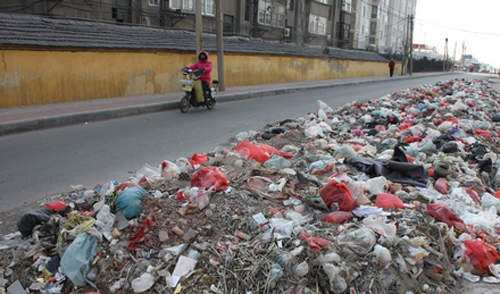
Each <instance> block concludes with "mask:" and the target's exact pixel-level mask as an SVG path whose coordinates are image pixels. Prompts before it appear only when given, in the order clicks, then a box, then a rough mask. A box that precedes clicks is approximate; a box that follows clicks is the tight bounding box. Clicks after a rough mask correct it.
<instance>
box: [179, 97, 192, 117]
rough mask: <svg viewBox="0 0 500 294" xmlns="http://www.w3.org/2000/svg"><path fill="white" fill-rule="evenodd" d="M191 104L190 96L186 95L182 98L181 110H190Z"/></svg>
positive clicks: (183, 111) (184, 111)
mask: <svg viewBox="0 0 500 294" xmlns="http://www.w3.org/2000/svg"><path fill="white" fill-rule="evenodd" d="M189 106H190V103H189V97H188V95H186V96H184V97H183V98H182V100H181V106H180V108H181V112H182V113H186V112H187V111H188V110H189Z"/></svg>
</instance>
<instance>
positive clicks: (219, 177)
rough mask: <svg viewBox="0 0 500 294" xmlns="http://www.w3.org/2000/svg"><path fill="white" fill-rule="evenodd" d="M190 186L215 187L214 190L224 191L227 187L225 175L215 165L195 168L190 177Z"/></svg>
mask: <svg viewBox="0 0 500 294" xmlns="http://www.w3.org/2000/svg"><path fill="white" fill-rule="evenodd" d="M191 186H193V187H203V188H205V189H207V190H208V189H210V188H211V187H212V186H214V187H215V191H217V192H218V191H224V190H226V189H227V188H228V187H229V184H228V182H227V178H226V176H225V175H224V174H223V173H222V171H221V170H220V169H219V168H218V167H216V166H206V167H203V168H201V169H199V170H197V171H196V172H195V173H194V174H193V176H192V177H191Z"/></svg>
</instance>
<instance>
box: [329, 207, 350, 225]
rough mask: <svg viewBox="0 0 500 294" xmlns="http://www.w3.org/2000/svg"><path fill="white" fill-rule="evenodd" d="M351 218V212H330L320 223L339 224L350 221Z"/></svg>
mask: <svg viewBox="0 0 500 294" xmlns="http://www.w3.org/2000/svg"><path fill="white" fill-rule="evenodd" d="M351 217H353V215H352V212H350V211H340V210H339V211H334V212H330V213H329V214H327V215H326V216H325V217H324V218H323V219H322V221H324V222H325V223H337V224H341V223H344V222H346V221H348V220H349V219H351Z"/></svg>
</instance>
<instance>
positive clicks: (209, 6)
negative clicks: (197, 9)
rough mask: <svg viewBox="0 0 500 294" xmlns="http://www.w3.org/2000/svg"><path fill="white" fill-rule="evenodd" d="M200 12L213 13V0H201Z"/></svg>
mask: <svg viewBox="0 0 500 294" xmlns="http://www.w3.org/2000/svg"><path fill="white" fill-rule="evenodd" d="M201 13H202V14H203V15H210V16H214V15H215V0H201Z"/></svg>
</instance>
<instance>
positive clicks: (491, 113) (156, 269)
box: [0, 79, 500, 294]
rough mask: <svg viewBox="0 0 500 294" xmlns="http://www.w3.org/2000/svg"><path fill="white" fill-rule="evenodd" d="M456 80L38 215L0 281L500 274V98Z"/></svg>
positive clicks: (371, 283)
mask: <svg viewBox="0 0 500 294" xmlns="http://www.w3.org/2000/svg"><path fill="white" fill-rule="evenodd" d="M498 98H499V96H498V93H496V92H494V91H493V90H492V89H491V88H490V87H489V85H488V84H487V83H485V82H483V81H481V80H466V79H464V80H450V81H448V82H446V83H438V84H435V85H425V86H420V87H416V88H411V89H407V90H404V91H399V92H396V93H393V94H390V95H387V96H384V97H381V98H378V99H374V100H372V101H365V102H353V103H350V104H348V105H345V106H344V107H341V108H339V109H336V110H333V109H331V108H330V107H329V106H328V105H327V104H325V103H323V102H322V101H318V106H319V107H318V110H317V112H316V113H309V114H307V115H305V116H304V117H301V118H298V119H288V120H285V121H281V122H277V123H276V124H273V125H268V126H266V127H265V129H264V130H262V131H259V132H255V131H249V132H244V133H240V134H238V135H237V136H236V138H235V140H234V141H233V142H232V143H229V144H226V145H221V147H220V148H217V149H216V150H214V151H212V152H208V153H205V154H194V155H193V156H192V157H191V158H179V159H177V160H175V161H174V162H171V161H168V160H165V161H163V162H161V163H159V164H158V166H157V167H155V166H150V165H147V164H146V165H144V166H143V167H142V168H141V169H140V170H139V171H137V173H136V174H135V176H134V177H133V178H131V179H130V181H127V182H122V183H119V182H116V181H111V182H106V183H102V185H101V184H99V185H96V186H95V187H93V188H86V187H83V186H74V187H73V190H74V192H73V193H71V194H70V195H65V196H64V197H62V198H60V199H58V200H55V201H52V200H51V201H50V203H46V204H47V205H46V206H44V207H43V208H40V209H36V210H32V211H29V212H27V213H25V214H24V215H23V216H22V217H21V219H20V220H19V221H18V223H17V226H18V230H19V231H18V232H16V233H12V234H10V235H6V236H3V239H2V241H1V242H0V249H1V268H2V269H1V270H0V274H1V275H0V286H2V287H3V288H0V293H9V294H17V293H26V292H25V291H28V292H29V293H93V292H100V293H247V294H248V293H254V294H257V293H289V294H292V293H452V292H453V291H452V290H451V289H452V288H454V287H456V285H457V283H460V282H461V281H462V280H463V279H467V280H469V281H473V282H474V281H480V280H481V281H483V282H487V283H500V264H499V263H498V260H499V258H500V255H499V253H498V249H499V248H500V245H499V243H498V240H499V238H498V237H499V234H500V220H499V218H498V211H499V210H500V192H497V191H498V190H499V189H498V185H500V169H499V166H500V159H499V158H498V154H499V150H498V143H499V139H498V138H499V128H498V122H500V114H499V113H500V112H499V109H500V105H499V103H498Z"/></svg>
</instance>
